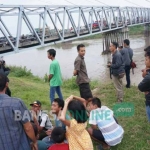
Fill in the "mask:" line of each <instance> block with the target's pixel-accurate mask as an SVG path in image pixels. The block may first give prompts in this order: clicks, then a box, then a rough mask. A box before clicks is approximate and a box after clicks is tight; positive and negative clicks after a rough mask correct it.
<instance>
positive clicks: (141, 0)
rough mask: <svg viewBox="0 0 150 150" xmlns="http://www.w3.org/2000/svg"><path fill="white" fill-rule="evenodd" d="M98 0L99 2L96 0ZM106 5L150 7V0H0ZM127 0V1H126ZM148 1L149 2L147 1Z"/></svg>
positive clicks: (3, 0)
mask: <svg viewBox="0 0 150 150" xmlns="http://www.w3.org/2000/svg"><path fill="white" fill-rule="evenodd" d="M67 1H69V2H70V3H69V2H67ZM98 1H99V2H98ZM100 1H101V2H104V3H105V4H107V5H111V6H121V7H124V6H141V7H150V0H147V1H146V0H105V1H104V0H0V4H3V5H6V4H10V5H15V4H16V5H72V4H71V3H75V4H76V5H104V4H102V3H100ZM127 1H128V2H127ZM148 1H149V2H148Z"/></svg>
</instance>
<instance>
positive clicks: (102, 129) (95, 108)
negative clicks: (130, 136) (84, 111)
mask: <svg viewBox="0 0 150 150" xmlns="http://www.w3.org/2000/svg"><path fill="white" fill-rule="evenodd" d="M88 105H89V109H90V117H89V124H90V125H91V127H90V128H88V129H87V130H88V132H89V134H90V135H91V137H92V138H93V139H96V140H98V141H99V142H100V143H102V145H103V148H104V149H109V148H110V146H115V145H117V144H119V143H121V141H122V138H123V134H124V130H123V128H122V127H121V126H120V125H119V124H118V123H117V122H116V120H115V118H114V116H113V111H112V110H110V109H109V108H108V107H106V106H101V101H100V99H99V98H96V97H95V98H92V99H91V100H90V101H89V103H88ZM97 127H98V129H97Z"/></svg>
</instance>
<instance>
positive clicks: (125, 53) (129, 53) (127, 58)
mask: <svg viewBox="0 0 150 150" xmlns="http://www.w3.org/2000/svg"><path fill="white" fill-rule="evenodd" d="M129 45H130V41H129V40H128V39H125V40H124V48H123V49H122V50H120V53H121V54H122V57H123V62H124V63H125V73H126V81H127V84H126V88H130V69H131V61H132V57H133V50H132V49H131V48H130V47H129Z"/></svg>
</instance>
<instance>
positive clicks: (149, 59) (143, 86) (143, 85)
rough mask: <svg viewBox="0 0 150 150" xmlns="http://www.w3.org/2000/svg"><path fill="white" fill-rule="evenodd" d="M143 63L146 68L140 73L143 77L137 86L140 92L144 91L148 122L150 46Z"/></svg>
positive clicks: (149, 113) (149, 110) (149, 105)
mask: <svg viewBox="0 0 150 150" xmlns="http://www.w3.org/2000/svg"><path fill="white" fill-rule="evenodd" d="M145 65H146V68H145V69H144V70H143V74H142V76H143V78H144V79H143V80H142V81H141V82H140V83H139V85H138V88H139V90H140V91H141V92H144V93H145V99H146V101H145V104H146V114H147V117H148V121H149V122H150V47H149V50H147V51H146V54H145Z"/></svg>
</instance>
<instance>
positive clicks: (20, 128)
mask: <svg viewBox="0 0 150 150" xmlns="http://www.w3.org/2000/svg"><path fill="white" fill-rule="evenodd" d="M7 87H8V82H7V77H6V76H5V75H4V74H2V73H0V120H1V123H0V137H1V138H0V149H1V150H31V146H30V144H31V143H30V142H31V141H32V142H33V143H32V146H33V147H34V150H37V149H38V148H37V140H36V137H35V134H34V131H33V127H32V125H31V123H30V112H29V111H28V109H27V108H26V106H25V105H24V103H23V101H21V100H20V99H17V98H12V97H9V96H8V95H6V94H5V91H6V88H7Z"/></svg>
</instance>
